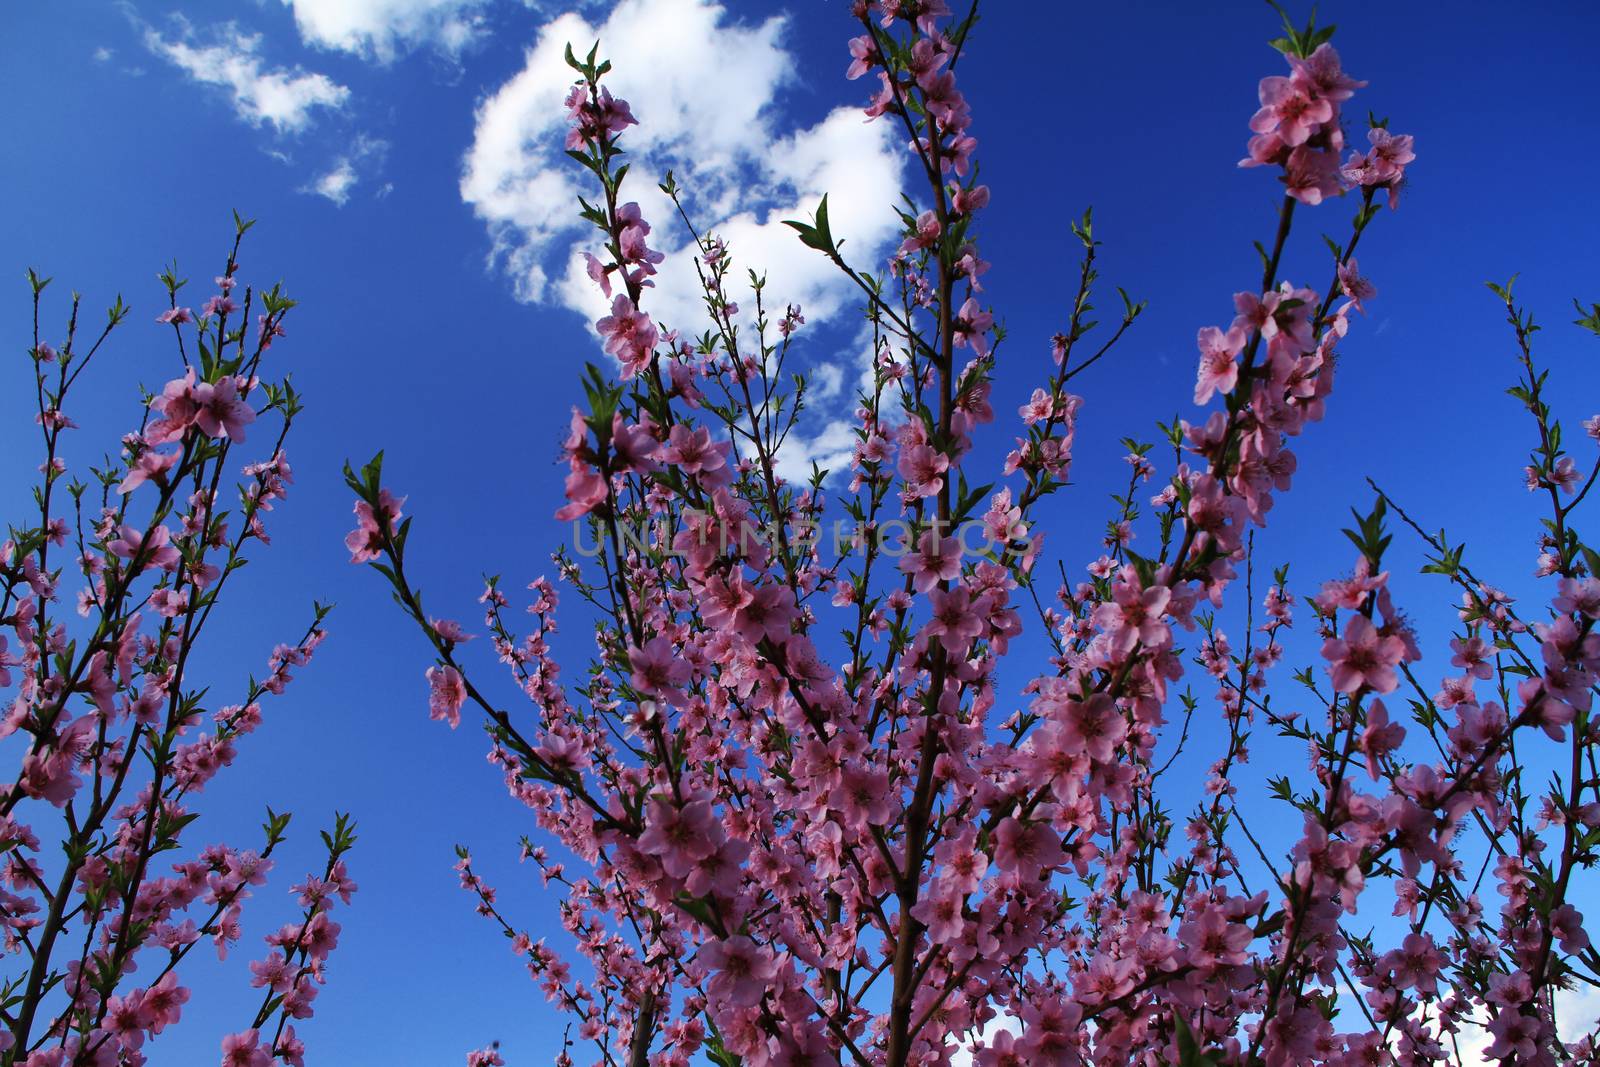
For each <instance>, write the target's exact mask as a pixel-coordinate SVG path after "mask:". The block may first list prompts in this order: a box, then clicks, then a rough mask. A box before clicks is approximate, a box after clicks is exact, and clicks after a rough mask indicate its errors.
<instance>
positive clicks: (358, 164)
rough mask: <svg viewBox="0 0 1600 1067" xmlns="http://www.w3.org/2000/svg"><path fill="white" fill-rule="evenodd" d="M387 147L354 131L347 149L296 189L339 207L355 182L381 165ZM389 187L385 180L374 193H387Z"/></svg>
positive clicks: (347, 200) (385, 143)
mask: <svg viewBox="0 0 1600 1067" xmlns="http://www.w3.org/2000/svg"><path fill="white" fill-rule="evenodd" d="M388 150H389V143H388V142H387V141H382V140H379V139H377V138H375V137H368V136H366V135H365V134H357V135H356V138H355V140H354V141H353V142H352V143H351V145H350V149H349V151H348V152H346V153H344V154H343V155H341V156H339V157H338V158H337V159H335V160H334V161H333V164H332V166H331V167H330V168H329V169H328V170H327V171H325V172H324V173H322V174H320V175H318V176H317V177H316V178H315V179H313V180H312V181H311V182H310V183H309V184H307V185H304V186H301V188H300V191H301V192H302V193H312V194H314V195H316V196H321V197H325V198H327V199H328V200H331V201H333V202H334V204H336V205H338V206H339V207H344V205H345V204H346V203H348V202H349V200H350V193H351V191H352V190H353V189H354V188H355V187H356V185H357V184H359V183H360V182H361V180H362V179H363V178H364V177H370V176H371V175H372V174H374V173H376V172H377V171H378V170H379V169H380V168H381V166H382V163H383V157H384V155H385V154H386V153H387V152H388ZM393 188H394V187H393V185H392V184H388V183H386V184H384V185H383V186H380V187H379V189H378V191H377V192H376V193H375V194H374V195H375V196H378V197H383V196H387V195H388V194H389V193H390V192H391V191H392V190H393Z"/></svg>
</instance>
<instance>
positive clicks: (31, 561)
mask: <svg viewBox="0 0 1600 1067" xmlns="http://www.w3.org/2000/svg"><path fill="white" fill-rule="evenodd" d="M235 223H236V236H235V240H234V242H233V246H232V250H231V251H230V252H229V254H228V259H227V265H226V267H225V269H224V270H223V272H222V274H221V276H219V277H218V278H217V280H216V284H217V287H218V292H217V293H216V294H215V295H213V296H212V297H210V298H209V299H208V300H207V302H206V304H205V306H204V308H203V309H202V310H201V312H200V314H199V316H198V317H197V316H196V315H195V314H194V312H192V311H191V310H190V309H189V308H187V307H180V306H179V304H178V298H179V295H180V290H181V289H182V288H183V287H184V285H185V282H184V281H183V280H182V279H179V278H178V277H177V275H176V273H175V268H172V269H168V270H167V271H165V272H164V273H163V274H162V275H161V281H162V283H163V285H164V286H165V289H166V295H167V304H168V307H167V310H165V311H163V312H162V313H161V315H160V316H159V318H158V319H157V322H159V323H161V324H165V327H166V328H170V330H171V333H172V337H173V339H174V340H175V341H176V346H175V347H176V349H177V357H178V360H179V361H181V364H182V367H183V375H182V377H179V378H176V379H174V380H172V381H169V382H168V383H167V385H166V387H165V388H164V389H163V390H162V391H161V393H160V394H159V395H157V396H153V397H146V400H147V401H148V403H147V404H146V405H145V411H144V413H143V415H142V417H141V418H140V419H139V420H138V425H137V428H136V429H135V430H133V431H132V432H130V433H128V434H127V435H126V436H124V437H123V439H122V445H123V451H122V455H121V456H120V457H115V458H108V459H107V460H106V461H105V462H104V463H103V464H102V465H101V466H99V467H94V466H86V467H82V468H79V469H78V470H76V471H74V470H72V469H71V468H69V466H68V464H67V462H66V459H65V449H64V448H63V445H64V443H65V442H64V440H63V434H65V433H66V431H68V430H72V429H76V425H75V424H74V422H73V421H72V419H71V417H70V416H69V415H68V414H67V410H68V408H67V403H68V394H69V393H70V392H72V390H73V387H74V386H76V385H77V384H78V382H79V379H80V377H81V376H82V375H83V373H84V371H86V370H87V369H88V367H89V364H90V363H91V362H93V361H94V360H95V357H96V356H97V355H99V353H100V351H101V349H102V347H104V346H105V343H106V341H107V339H108V337H109V336H110V334H111V332H112V331H113V330H115V329H117V328H118V327H119V326H121V325H123V324H124V323H125V322H126V320H127V317H128V314H129V309H128V307H127V306H126V305H124V304H123V302H122V299H121V297H118V298H117V302H116V304H115V305H113V306H112V308H111V309H110V311H109V313H108V315H107V319H106V323H105V325H104V327H103V328H102V329H101V330H100V331H99V332H98V333H97V334H93V335H91V334H90V332H89V331H88V330H84V329H81V328H80V323H79V311H80V307H79V298H78V297H77V295H76V294H74V296H73V297H72V301H71V305H70V309H69V311H68V317H67V327H66V334H65V338H64V340H62V341H61V342H60V344H59V347H57V346H56V345H54V344H52V343H51V342H50V341H49V340H47V339H46V336H45V335H44V334H42V333H41V332H40V325H39V322H40V313H41V311H42V310H43V307H42V305H43V302H44V296H45V289H46V286H47V285H48V284H49V279H47V278H41V277H39V276H38V275H37V274H35V273H33V272H31V271H30V272H29V276H28V277H29V281H30V283H31V285H32V289H33V311H34V313H33V322H34V329H33V342H32V344H31V345H30V347H29V354H30V357H31V361H32V369H33V377H34V393H35V395H36V397H37V401H38V404H37V408H38V412H37V422H38V424H39V429H40V434H41V437H42V441H43V452H44V462H43V464H42V465H41V466H40V468H39V470H40V474H41V479H40V483H39V485H38V487H37V488H36V489H35V490H34V501H35V503H36V505H37V510H36V512H34V513H33V514H32V515H31V516H29V517H27V518H25V519H24V520H23V522H22V523H21V524H20V525H14V526H12V527H11V528H10V536H9V537H8V539H7V540H6V541H5V543H4V545H3V546H0V625H3V626H4V627H5V631H4V632H0V688H3V690H4V691H5V693H6V710H5V715H4V719H3V720H0V739H6V740H7V744H8V745H9V746H10V747H11V748H12V750H13V751H15V753H16V758H15V759H12V760H9V761H8V764H7V765H8V766H9V767H11V768H12V770H9V771H7V772H6V773H7V774H8V775H14V780H13V781H11V782H10V783H9V784H7V785H4V786H3V787H0V854H3V856H4V870H3V883H4V885H3V888H0V922H3V924H4V927H5V947H4V952H5V965H4V979H3V981H4V985H3V995H0V1001H3V1004H0V1021H3V1023H4V1029H3V1030H0V1063H4V1064H7V1065H10V1064H17V1065H24V1067H66V1065H94V1067H113V1065H127V1067H133V1065H137V1064H142V1063H145V1062H146V1056H147V1048H148V1046H147V1044H146V1043H147V1042H153V1041H154V1039H156V1038H157V1037H158V1036H159V1035H160V1034H161V1033H162V1032H163V1031H164V1030H165V1029H166V1028H167V1027H169V1026H171V1025H173V1024H174V1023H176V1022H177V1021H178V1020H179V1017H180V1016H181V1014H182V1011H183V1006H184V1004H185V1002H187V1001H188V999H189V990H188V989H187V988H186V987H185V986H184V985H183V984H182V981H181V976H180V965H181V964H182V963H183V961H184V959H185V958H186V957H187V956H188V955H189V953H190V952H192V951H193V950H194V949H195V947H196V946H198V945H200V944H201V943H202V941H205V940H209V941H210V942H211V943H212V944H213V945H214V947H215V950H216V952H217V954H218V956H219V957H224V958H225V957H226V956H227V953H228V950H229V948H230V947H231V946H232V945H234V944H235V943H236V942H237V941H238V940H239V937H240V919H241V913H242V909H243V906H244V903H245V901H246V900H247V899H248V898H249V897H250V895H251V890H252V887H255V886H260V885H262V884H264V883H265V881H266V878H267V874H268V872H269V871H270V870H271V869H272V866H273V859H272V855H273V853H274V852H275V851H276V850H277V849H278V847H279V846H280V845H281V844H282V843H283V841H284V839H285V833H286V831H287V828H288V826H289V816H288V815H287V814H282V815H280V814H277V813H275V812H273V811H272V810H271V809H270V808H269V809H268V810H267V820H266V823H265V825H264V826H263V827H262V829H263V832H264V835H265V839H264V842H263V844H262V846H261V847H260V849H259V850H253V849H243V848H235V847H231V846H229V845H225V844H212V845H207V846H206V847H204V848H201V849H199V850H198V851H195V850H194V848H193V832H191V831H190V830H189V827H190V826H191V824H193V823H194V822H195V820H196V819H198V818H199V813H198V812H195V811H192V810H191V805H192V804H193V800H194V797H193V794H196V793H199V792H201V791H202V790H204V788H205V786H206V783H207V782H209V781H210V780H211V779H212V778H213V777H214V776H215V775H216V774H217V773H218V772H219V771H221V770H222V769H223V768H224V767H227V766H228V765H229V764H230V763H232V762H233V759H234V754H235V750H236V746H237V745H238V744H239V743H240V742H241V741H242V740H243V739H244V738H245V737H246V736H247V735H249V734H250V733H252V732H254V731H255V730H256V728H257V727H258V726H260V724H261V720H262V703H263V701H264V700H265V699H266V698H267V697H269V696H277V695H279V694H281V693H282V692H283V691H284V688H285V687H286V686H287V685H288V684H289V682H290V680H291V677H292V676H291V674H290V669H291V668H294V667H298V666H301V665H303V664H305V663H306V662H308V661H309V660H310V658H311V654H312V652H313V651H314V650H315V649H316V648H317V646H318V645H319V644H320V643H321V642H322V639H323V637H324V636H325V631H324V630H323V627H322V621H323V618H324V616H325V615H326V614H327V609H326V608H324V607H322V606H320V605H318V606H317V607H316V609H315V611H314V615H313V619H312V621H311V624H310V626H309V627H307V629H306V631H305V633H304V634H303V635H302V636H301V637H300V638H299V639H298V640H297V641H295V642H294V643H293V644H285V645H280V646H278V647H277V648H276V649H275V650H274V651H273V653H272V655H271V657H270V659H269V660H268V662H267V671H266V674H265V676H264V677H263V678H261V679H259V680H258V679H256V678H254V677H251V678H249V679H248V680H247V681H244V682H243V684H242V685H241V686H240V687H239V689H238V690H237V698H236V699H237V702H236V703H231V704H227V705H225V706H214V699H213V698H211V697H210V696H209V695H208V690H207V689H206V688H203V687H201V686H200V685H198V684H197V683H196V681H195V679H194V674H195V672H196V671H197V670H199V669H202V667H201V664H202V662H203V659H202V657H200V656H199V652H200V644H201V638H202V636H203V635H204V634H205V633H206V632H207V631H208V624H209V623H210V621H211V618H212V614H213V612H214V611H215V610H216V608H217V605H218V603H219V600H220V598H221V595H222V591H223V589H224V587H226V586H227V585H228V584H229V583H230V580H231V579H232V576H233V575H234V573H235V572H237V571H239V570H240V569H242V568H243V567H244V566H245V565H246V560H245V556H244V554H243V553H244V552H245V551H247V550H248V549H249V548H250V546H251V545H252V543H259V544H261V545H265V544H266V543H267V540H268V538H267V532H266V526H265V521H266V517H267V513H268V512H270V511H272V510H273V506H274V504H275V503H276V502H277V501H279V500H282V499H283V497H284V495H285V493H286V491H287V488H288V485H289V483H290V482H291V481H292V480H293V478H292V475H291V472H290V469H289V464H288V461H287V460H286V459H285V458H284V451H283V445H284V440H285V438H286V437H287V435H288V432H289V427H290V425H291V423H292V422H293V421H294V419H295V416H296V415H297V414H298V413H299V412H300V400H299V397H298V396H297V395H296V394H295V391H294V389H293V388H292V387H291V386H290V385H289V384H288V382H287V380H284V381H282V382H279V383H273V382H270V381H267V380H264V379H263V378H262V376H261V375H262V370H263V362H264V360H265V358H266V356H267V355H268V351H269V349H270V348H271V346H272V343H273V341H274V339H275V338H277V337H280V336H282V335H283V320H284V316H285V315H287V313H288V312H289V309H290V308H292V307H293V306H294V301H292V300H290V299H288V298H287V297H285V296H284V295H283V293H282V292H281V291H280V290H279V288H278V287H277V286H274V287H273V288H272V290H271V291H269V292H259V293H258V292H254V291H252V290H251V289H250V288H249V287H248V286H247V287H245V288H244V289H243V290H242V291H241V290H240V289H239V286H238V280H237V278H236V277H235V271H236V270H237V268H238V258H237V256H238V251H239V239H240V238H242V237H243V236H244V233H245V231H246V230H247V229H249V227H250V223H249V222H246V221H244V220H241V219H237V218H236V219H235ZM252 311H257V312H258V315H257V318H256V322H255V325H254V327H252V326H251V324H250V315H251V312H252ZM86 342H87V343H86ZM274 424H275V425H274ZM247 429H249V430H253V431H254V432H255V433H256V434H257V435H258V440H259V439H260V437H261V436H263V435H264V437H265V439H266V440H267V441H268V442H270V443H269V444H268V446H267V447H266V448H265V449H263V450H261V451H260V452H259V456H258V458H256V459H255V460H254V461H252V462H249V463H247V464H246V465H244V466H243V469H242V472H241V473H242V480H239V481H237V482H236V483H235V485H236V491H237V505H236V506H233V507H230V505H229V504H228V502H227V500H226V499H225V498H224V497H223V496H222V494H223V493H224V491H225V485H224V479H227V480H228V481H230V482H232V481H233V479H234V478H235V477H238V476H239V475H236V474H235V472H236V471H238V466H237V465H238V464H239V462H240V460H241V455H240V453H241V450H242V449H243V447H244V441H245V436H246V431H247ZM72 576H75V577H76V579H78V581H77V582H76V583H75V584H76V608H77V613H76V614H77V617H76V618H74V617H73V614H72V613H71V612H69V611H66V610H63V607H64V606H63V604H62V601H61V593H62V592H63V591H66V590H70V589H72V588H73V584H74V578H73V577H72ZM13 642H14V643H13ZM354 830H355V827H354V824H353V823H351V822H350V821H349V820H348V819H346V818H345V817H344V816H342V815H341V816H339V817H338V818H337V820H336V822H335V825H334V827H333V830H332V831H331V833H324V834H323V835H322V838H323V842H324V844H325V845H326V847H327V862H326V865H325V866H324V867H323V868H322V870H321V872H320V873H314V874H311V875H308V876H307V877H306V879H305V881H303V882H302V883H301V884H299V885H297V886H295V887H294V890H293V891H294V892H295V893H296V894H298V896H299V901H300V904H301V906H302V908H303V914H302V916H301V918H299V919H297V920H296V921H294V922H292V923H290V924H288V925H287V926H285V927H283V928H282V929H281V930H279V931H278V932H277V933H275V934H272V935H270V936H268V937H267V939H266V941H267V945H268V950H267V952H266V954H265V955H264V957H263V958H262V959H260V960H258V961H256V962H254V963H252V964H251V965H250V971H251V973H252V984H253V985H254V986H256V987H258V988H260V989H261V991H262V992H261V1005H260V1007H259V1009H258V1010H257V1011H256V1013H255V1015H254V1017H253V1018H251V1019H249V1020H243V1022H244V1026H243V1027H242V1028H241V1030H240V1032H238V1033H235V1034H231V1035H229V1036H228V1037H227V1038H225V1039H224V1041H223V1043H222V1062H223V1064H224V1065H225V1067H267V1065H268V1064H269V1063H271V1062H274V1061H276V1060H281V1061H283V1062H285V1063H288V1064H293V1065H296V1067H299V1065H301V1064H303V1062H304V1045H303V1044H302V1042H301V1041H300V1040H299V1038H297V1037H296V1036H295V1030H294V1025H293V1020H296V1019H304V1018H307V1017H309V1016H310V1015H311V1012H312V1002H313V1000H314V998H315V997H316V994H317V989H318V986H319V985H320V984H321V983H322V982H323V981H325V973H324V965H325V963H326V960H327V957H328V954H329V953H330V952H331V951H332V950H333V948H334V945H335V944H336V942H337V940H338V935H339V924H338V923H336V922H334V921H332V919H331V918H330V911H331V909H332V907H333V904H334V901H335V898H339V899H342V900H344V901H345V902H348V901H349V899H350V894H351V893H352V892H353V891H354V889H355V884H354V883H353V882H352V881H351V880H350V878H349V876H348V874H347V873H346V871H345V863H344V858H343V857H344V854H345V853H346V852H347V851H348V850H349V849H350V847H351V846H352V845H353V844H354V842H355V834H354ZM185 850H187V851H185ZM169 853H173V854H181V855H184V856H185V857H186V858H184V859H182V860H181V861H178V862H173V860H172V858H171V856H167V855H164V854H169Z"/></svg>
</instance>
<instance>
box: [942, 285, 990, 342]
mask: <svg viewBox="0 0 1600 1067" xmlns="http://www.w3.org/2000/svg"><path fill="white" fill-rule="evenodd" d="M993 325H994V316H993V315H992V314H990V313H989V312H987V311H985V310H983V309H982V308H981V307H979V306H978V300H977V298H976V297H971V296H969V297H967V302H966V303H964V304H962V305H961V310H960V311H959V312H958V313H957V315H956V319H955V322H953V323H952V324H951V331H952V333H954V335H955V343H956V344H957V345H958V346H966V345H971V346H972V350H973V351H974V352H976V353H977V354H978V355H979V356H986V355H988V354H989V329H990V328H991V327H992V326H993Z"/></svg>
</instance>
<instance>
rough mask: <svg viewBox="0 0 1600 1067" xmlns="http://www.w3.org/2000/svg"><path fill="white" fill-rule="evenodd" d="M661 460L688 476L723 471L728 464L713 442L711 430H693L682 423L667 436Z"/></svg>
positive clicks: (703, 428)
mask: <svg viewBox="0 0 1600 1067" xmlns="http://www.w3.org/2000/svg"><path fill="white" fill-rule="evenodd" d="M661 459H662V462H664V463H668V464H671V465H672V466H674V467H677V468H679V469H680V470H682V471H684V472H685V473H688V474H699V473H701V472H702V471H707V472H709V471H715V470H721V469H722V467H723V465H724V464H725V463H726V462H727V457H726V456H724V455H723V453H722V449H721V448H719V447H717V445H716V444H715V443H714V442H713V441H712V440H711V431H710V430H708V429H706V428H705V427H703V426H702V427H699V428H697V429H692V430H691V429H690V428H689V427H687V426H685V425H684V424H683V423H681V422H680V423H675V424H674V425H673V427H672V431H671V433H669V434H668V435H667V447H666V449H665V450H664V451H663V452H662V454H661Z"/></svg>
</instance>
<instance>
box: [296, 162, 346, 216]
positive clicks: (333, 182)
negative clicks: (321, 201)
mask: <svg viewBox="0 0 1600 1067" xmlns="http://www.w3.org/2000/svg"><path fill="white" fill-rule="evenodd" d="M355 184H356V169H355V168H354V167H352V166H351V165H350V161H349V160H348V159H341V160H339V162H338V163H337V164H335V165H334V168H333V169H332V170H330V171H328V172H327V173H326V174H324V175H322V176H321V177H320V178H318V179H317V180H316V181H314V182H312V183H311V184H310V185H308V186H306V187H305V189H304V190H303V191H304V192H308V193H316V194H317V195H318V196H322V197H326V198H328V199H329V200H332V201H333V202H334V203H335V204H338V205H339V206H340V207H344V205H345V202H346V201H347V200H349V199H350V190H351V189H352V188H353V187H354V186H355Z"/></svg>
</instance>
